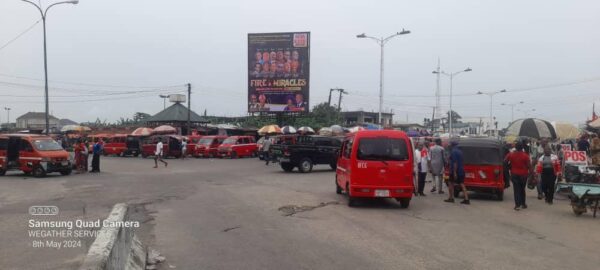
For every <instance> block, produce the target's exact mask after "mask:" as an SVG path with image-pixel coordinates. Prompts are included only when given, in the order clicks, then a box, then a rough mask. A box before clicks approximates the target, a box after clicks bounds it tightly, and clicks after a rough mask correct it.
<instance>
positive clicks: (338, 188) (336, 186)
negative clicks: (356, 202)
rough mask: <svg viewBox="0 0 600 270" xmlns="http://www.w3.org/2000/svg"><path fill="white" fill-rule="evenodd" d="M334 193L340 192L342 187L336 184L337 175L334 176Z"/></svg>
mask: <svg viewBox="0 0 600 270" xmlns="http://www.w3.org/2000/svg"><path fill="white" fill-rule="evenodd" d="M335 193H337V194H342V187H340V184H338V181H337V176H336V177H335Z"/></svg>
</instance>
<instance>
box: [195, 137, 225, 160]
mask: <svg viewBox="0 0 600 270" xmlns="http://www.w3.org/2000/svg"><path fill="white" fill-rule="evenodd" d="M225 139H227V136H203V137H202V138H200V140H199V141H198V143H197V145H196V148H195V149H194V152H193V154H192V155H193V156H194V157H197V158H199V157H209V158H213V157H217V156H218V155H219V145H221V143H223V141H224V140H225Z"/></svg>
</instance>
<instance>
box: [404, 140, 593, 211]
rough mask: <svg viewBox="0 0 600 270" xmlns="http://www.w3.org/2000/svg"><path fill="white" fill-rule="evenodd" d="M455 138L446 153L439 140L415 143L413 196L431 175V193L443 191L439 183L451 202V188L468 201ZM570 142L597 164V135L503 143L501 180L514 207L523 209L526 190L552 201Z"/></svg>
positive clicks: (419, 194) (462, 167)
mask: <svg viewBox="0 0 600 270" xmlns="http://www.w3.org/2000/svg"><path fill="white" fill-rule="evenodd" d="M458 144H459V142H458V141H451V142H450V144H449V145H450V147H449V153H446V149H445V148H444V147H442V140H441V139H439V138H438V139H435V141H434V142H429V141H425V142H422V143H417V145H416V147H415V153H414V160H415V165H414V175H415V190H414V195H415V196H426V194H425V192H424V190H425V183H426V179H427V175H428V174H430V175H431V179H432V181H431V183H432V188H431V191H430V192H431V193H435V192H437V193H439V194H444V193H445V192H444V188H443V186H444V185H443V182H446V186H447V188H448V199H446V200H444V201H445V202H449V203H453V202H454V193H455V192H454V188H455V187H459V188H461V191H463V194H464V199H463V200H462V201H461V203H462V204H470V200H469V197H468V193H467V190H466V187H465V185H464V179H465V170H464V164H463V163H464V159H463V154H462V151H461V149H460V148H459V147H457V146H458ZM564 144H571V147H572V149H573V150H577V151H584V152H586V155H587V156H588V159H589V160H591V162H590V164H591V165H600V137H598V135H597V134H592V135H591V136H589V135H587V134H583V135H582V136H581V137H580V138H579V139H578V140H576V141H562V142H556V143H550V142H549V141H548V140H546V139H541V140H538V141H531V140H528V139H521V140H518V141H516V142H514V143H512V144H506V145H505V152H504V164H503V165H504V168H505V169H504V172H503V174H504V180H505V187H506V188H508V187H509V186H510V184H511V183H512V186H513V192H514V201H515V206H514V210H516V211H519V210H521V209H526V208H527V207H528V206H527V203H526V189H527V188H529V189H536V191H537V199H538V200H542V199H543V200H545V202H546V203H547V204H549V205H551V204H553V200H554V192H555V187H556V183H557V182H558V181H560V180H561V179H562V175H563V168H564V166H565V164H564V151H563V147H562V145H564ZM446 168H447V169H448V172H449V174H448V178H447V179H445V180H444V177H443V175H444V170H445V169H446Z"/></svg>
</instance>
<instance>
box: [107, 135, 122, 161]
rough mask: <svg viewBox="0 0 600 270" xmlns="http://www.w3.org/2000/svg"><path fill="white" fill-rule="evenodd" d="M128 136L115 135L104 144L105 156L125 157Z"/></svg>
mask: <svg viewBox="0 0 600 270" xmlns="http://www.w3.org/2000/svg"><path fill="white" fill-rule="evenodd" d="M126 141H127V134H115V135H112V136H111V137H110V138H108V139H107V141H105V143H104V155H105V156H108V155H116V156H123V155H124V154H125V151H126V150H127V144H126Z"/></svg>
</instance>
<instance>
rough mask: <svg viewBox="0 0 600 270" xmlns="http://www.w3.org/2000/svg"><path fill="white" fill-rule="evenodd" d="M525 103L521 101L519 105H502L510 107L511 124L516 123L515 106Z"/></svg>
mask: <svg viewBox="0 0 600 270" xmlns="http://www.w3.org/2000/svg"><path fill="white" fill-rule="evenodd" d="M523 103H525V102H523V101H519V102H517V103H502V104H500V105H502V106H510V122H511V123H512V122H514V121H515V106H517V105H519V104H523Z"/></svg>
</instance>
